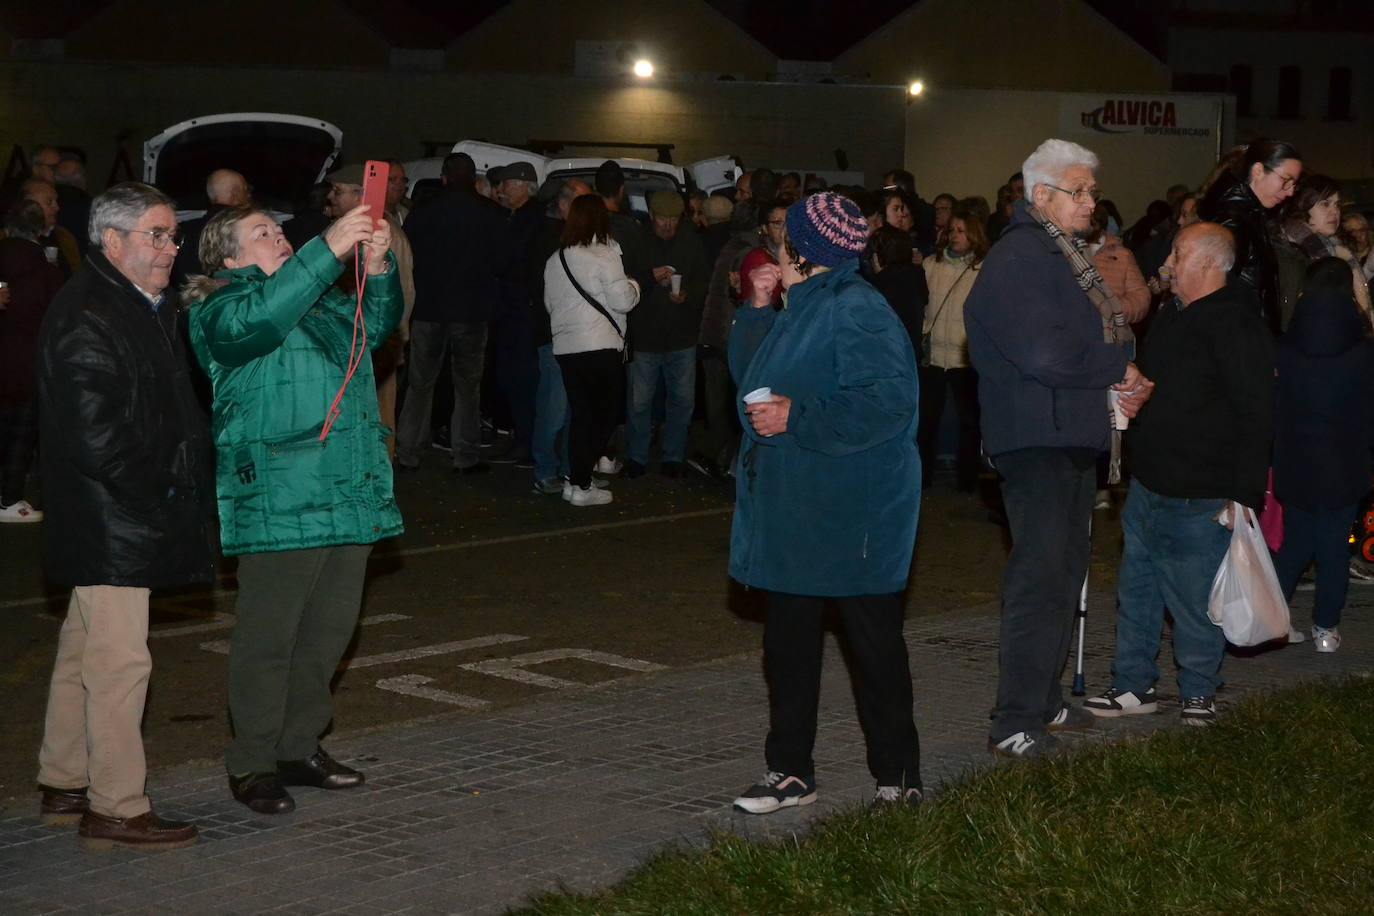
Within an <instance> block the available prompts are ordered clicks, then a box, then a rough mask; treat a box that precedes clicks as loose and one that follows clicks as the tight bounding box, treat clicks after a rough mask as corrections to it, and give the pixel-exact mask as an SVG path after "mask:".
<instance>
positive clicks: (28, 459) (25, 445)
mask: <svg viewBox="0 0 1374 916" xmlns="http://www.w3.org/2000/svg"><path fill="white" fill-rule="evenodd" d="M37 445H38V402H37V401H21V402H19V403H17V404H0V506H10V505H13V504H14V503H17V502H19V500H21V499H23V498H24V481H25V479H26V478H27V477H28V476H29V468H30V467H31V466H32V465H33V450H34V448H35V447H36V446H37Z"/></svg>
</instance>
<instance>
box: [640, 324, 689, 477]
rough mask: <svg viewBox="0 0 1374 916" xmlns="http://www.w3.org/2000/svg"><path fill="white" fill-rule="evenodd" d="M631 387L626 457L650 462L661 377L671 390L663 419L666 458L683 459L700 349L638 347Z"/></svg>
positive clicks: (642, 462) (664, 454)
mask: <svg viewBox="0 0 1374 916" xmlns="http://www.w3.org/2000/svg"><path fill="white" fill-rule="evenodd" d="M628 374H629V391H628V396H627V401H626V403H627V416H626V419H625V440H626V449H625V452H626V454H625V457H626V458H628V459H629V460H631V461H637V462H638V463H640V464H648V463H649V437H650V434H651V432H652V429H653V409H654V394H655V392H656V391H657V390H658V380H659V379H660V378H662V379H663V385H664V387H665V388H666V389H667V392H668V403H667V409H666V414H667V415H666V416H665V417H664V422H663V442H662V446H663V455H662V458H663V460H664V461H681V460H682V458H683V454H684V453H685V452H686V450H687V430H688V428H689V427H690V426H691V424H692V406H693V403H694V402H695V400H696V389H697V350H696V347H688V348H687V349H685V350H670V351H668V352H667V353H644V352H641V351H638V350H636V351H635V355H634V359H633V360H632V361H631V362H630V366H629V372H628Z"/></svg>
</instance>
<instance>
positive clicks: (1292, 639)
mask: <svg viewBox="0 0 1374 916" xmlns="http://www.w3.org/2000/svg"><path fill="white" fill-rule="evenodd" d="M1306 639H1307V636H1306V634H1304V633H1303V631H1302V630H1299V629H1298V628H1297V627H1289V628H1288V642H1289V643H1290V644H1291V643H1298V642H1303V641H1304V640H1306Z"/></svg>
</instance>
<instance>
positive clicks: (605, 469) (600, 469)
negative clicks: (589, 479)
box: [592, 455, 622, 476]
mask: <svg viewBox="0 0 1374 916" xmlns="http://www.w3.org/2000/svg"><path fill="white" fill-rule="evenodd" d="M621 467H622V465H621V463H620V459H619V458H610V457H607V456H606V455H602V456H601V458H600V459H599V460H598V461H597V462H596V467H594V468H592V470H593V471H596V472H597V473H598V474H606V475H608V476H614V475H616V474H619V473H620V469H621Z"/></svg>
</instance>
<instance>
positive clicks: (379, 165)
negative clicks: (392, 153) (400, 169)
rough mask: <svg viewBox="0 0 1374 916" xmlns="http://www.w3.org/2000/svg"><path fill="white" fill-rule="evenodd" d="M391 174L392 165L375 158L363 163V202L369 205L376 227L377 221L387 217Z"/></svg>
mask: <svg viewBox="0 0 1374 916" xmlns="http://www.w3.org/2000/svg"><path fill="white" fill-rule="evenodd" d="M390 174H391V166H390V165H388V164H387V163H385V162H378V161H377V160H375V159H369V160H367V162H366V164H364V165H363V203H364V204H366V205H367V207H368V211H369V213H370V215H371V216H372V219H373V223H372V225H373V226H374V227H375V226H376V225H377V221H380V220H383V219H385V218H386V180H387V177H388V176H389V175H390Z"/></svg>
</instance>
